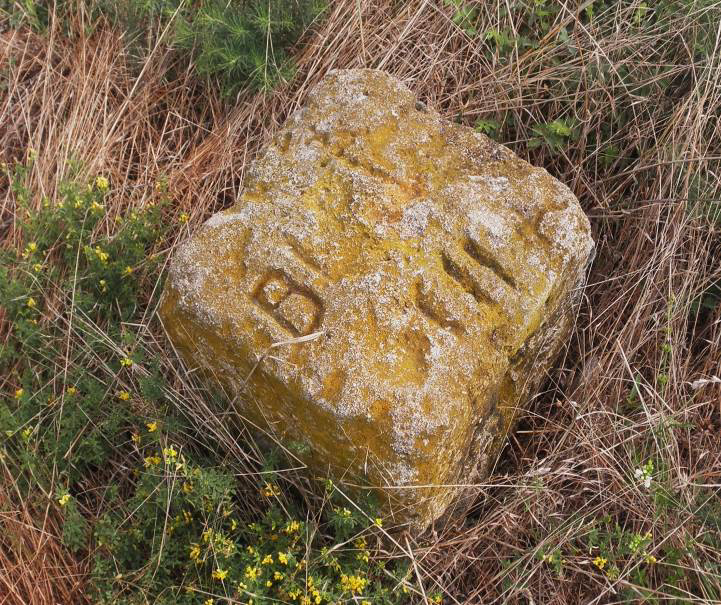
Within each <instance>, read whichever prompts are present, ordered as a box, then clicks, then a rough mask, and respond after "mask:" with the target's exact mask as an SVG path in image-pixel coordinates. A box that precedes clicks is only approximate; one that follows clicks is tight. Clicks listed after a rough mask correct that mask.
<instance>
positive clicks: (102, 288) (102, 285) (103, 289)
mask: <svg viewBox="0 0 721 605" xmlns="http://www.w3.org/2000/svg"><path fill="white" fill-rule="evenodd" d="M98 284H99V285H100V291H101V292H107V291H108V282H106V281H105V280H104V279H101V280H100V281H99V282H98Z"/></svg>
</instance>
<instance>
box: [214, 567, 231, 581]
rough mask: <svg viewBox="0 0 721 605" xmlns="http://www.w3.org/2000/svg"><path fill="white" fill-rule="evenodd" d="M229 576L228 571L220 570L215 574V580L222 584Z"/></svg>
mask: <svg viewBox="0 0 721 605" xmlns="http://www.w3.org/2000/svg"><path fill="white" fill-rule="evenodd" d="M227 575H228V570H226V569H220V568H218V569H216V570H215V571H214V572H213V579H214V580H220V581H221V582H222V581H223V580H225V578H226V577H227Z"/></svg>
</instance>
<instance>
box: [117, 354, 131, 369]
mask: <svg viewBox="0 0 721 605" xmlns="http://www.w3.org/2000/svg"><path fill="white" fill-rule="evenodd" d="M120 365H121V366H122V367H124V368H129V367H130V366H131V365H133V360H132V359H130V357H123V358H122V359H121V360H120Z"/></svg>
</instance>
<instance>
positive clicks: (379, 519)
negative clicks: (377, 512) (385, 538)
mask: <svg viewBox="0 0 721 605" xmlns="http://www.w3.org/2000/svg"><path fill="white" fill-rule="evenodd" d="M374 523H375V524H376V527H383V519H381V518H380V517H376V518H375V521H374Z"/></svg>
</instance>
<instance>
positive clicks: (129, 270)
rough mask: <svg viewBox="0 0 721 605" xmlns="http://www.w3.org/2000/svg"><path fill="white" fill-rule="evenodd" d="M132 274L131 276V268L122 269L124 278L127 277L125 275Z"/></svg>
mask: <svg viewBox="0 0 721 605" xmlns="http://www.w3.org/2000/svg"><path fill="white" fill-rule="evenodd" d="M132 274H133V268H132V267H130V266H127V267H125V269H123V275H126V276H127V275H132Z"/></svg>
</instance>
